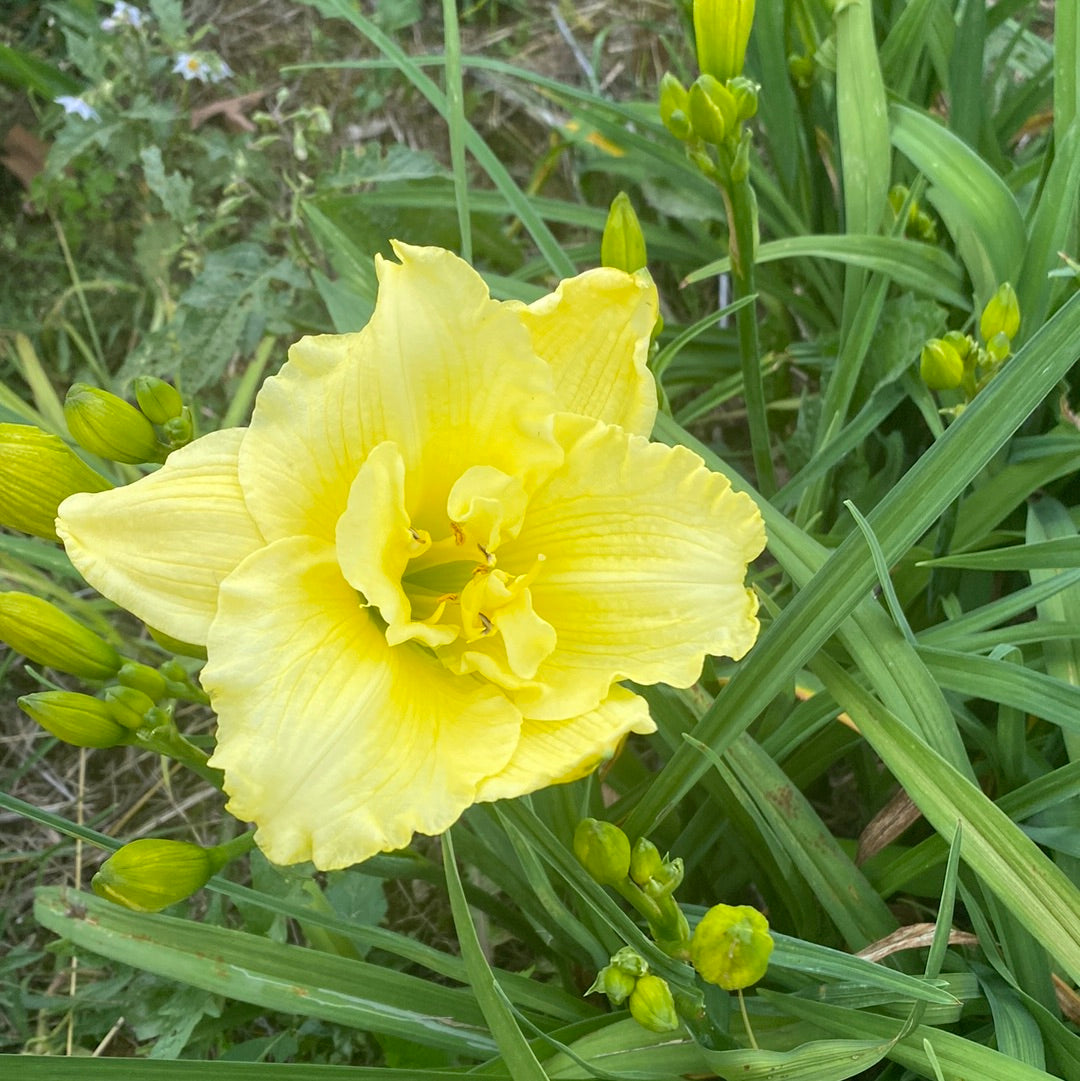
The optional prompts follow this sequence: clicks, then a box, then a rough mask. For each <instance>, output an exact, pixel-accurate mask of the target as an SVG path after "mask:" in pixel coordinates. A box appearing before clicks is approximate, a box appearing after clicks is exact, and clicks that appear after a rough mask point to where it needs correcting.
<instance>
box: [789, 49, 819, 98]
mask: <svg viewBox="0 0 1080 1081" xmlns="http://www.w3.org/2000/svg"><path fill="white" fill-rule="evenodd" d="M788 74H789V75H790V76H791V81H792V82H793V83H794V84H795V85H796V86H797V87H798V88H799V89H800V90H809V89H810V87H811V86H813V84H814V58H813V57H812V56H798V55H797V54H794V53H793V54H792V55H791V56H789V57H788Z"/></svg>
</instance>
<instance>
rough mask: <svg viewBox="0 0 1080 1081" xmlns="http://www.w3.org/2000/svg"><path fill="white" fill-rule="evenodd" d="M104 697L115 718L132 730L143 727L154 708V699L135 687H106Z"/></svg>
mask: <svg viewBox="0 0 1080 1081" xmlns="http://www.w3.org/2000/svg"><path fill="white" fill-rule="evenodd" d="M104 698H105V703H106V705H107V706H108V707H109V712H110V713H111V714H112V717H113V720H114V721H116V723H117V724H122V725H123V726H124V727H125V728H130V729H132V730H134V729H137V728H142V727H143V725H144V724H146V715H147V713H148V712H149V711H150V710H152V709H153V708H154V700H153V699H152V698H151V697H150V696H149V695H146V694H143V692H142V691H139V690H136V689H135V688H134V687H106V688H105V694H104Z"/></svg>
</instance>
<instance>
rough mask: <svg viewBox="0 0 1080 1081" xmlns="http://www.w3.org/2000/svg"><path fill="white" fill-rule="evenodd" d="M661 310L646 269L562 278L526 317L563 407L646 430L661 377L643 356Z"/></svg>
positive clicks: (525, 312) (650, 424)
mask: <svg viewBox="0 0 1080 1081" xmlns="http://www.w3.org/2000/svg"><path fill="white" fill-rule="evenodd" d="M657 312H658V307H657V297H656V286H655V285H653V283H652V279H651V278H649V276H648V275H647V274H635V275H630V274H625V273H623V272H622V271H621V270H615V269H613V268H611V267H599V268H597V269H596V270H587V271H586V272H585V273H584V274H579V275H578V276H577V277H576V278H569V279H567V280H566V281H563V282H560V283H559V286H558V288H557V289H556V290H555V292H554V293H551V294H549V295H548V296H546V297H543V298H542V299H540V300H538V301H536V303H534V304H530V305H529V306H528V307H527V308H524V309H521V318H522V321H523V322H524V323H525V325H526V326H527V327H528V328H529V334H530V335H531V336H532V343H533V348H534V349H535V350H536V352H537V353H539V354H540V356H541V357H543V358H544V360H546V361H547V362H548V364H550V365H551V369H552V374H553V376H554V379H555V391H556V393H557V394H558V396H559V400H560V403H561V407H562V409H564V410H565V411H566V412H568V413H580V414H581V415H582V416H585V417H592V418H594V419H595V420H602V421H606V422H607V423H608V424H618V425H620V426H621V427H623V428H625V429H626V430H627V431H628V432H634V433H635V434H637V435H648V434H649V433H650V432H651V431H652V427H653V421H655V420H656V383H655V381H654V380H653V377H652V373H651V372H650V371H649V369H648V368H647V367H646V365H645V362H646V361H647V360H648V358H649V342H650V339H651V337H652V331H653V327H654V326H655V325H656V317H657Z"/></svg>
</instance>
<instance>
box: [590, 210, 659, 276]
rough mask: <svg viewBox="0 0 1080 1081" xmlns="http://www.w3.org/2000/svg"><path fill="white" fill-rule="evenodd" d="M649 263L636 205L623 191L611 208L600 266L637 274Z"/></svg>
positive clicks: (601, 251)
mask: <svg viewBox="0 0 1080 1081" xmlns="http://www.w3.org/2000/svg"><path fill="white" fill-rule="evenodd" d="M647 261H648V260H647V257H646V254H645V236H644V234H643V233H642V231H641V223H640V222H639V221H638V216H637V214H635V213H634V204H633V203H631V202H630V196H629V195H627V194H626V192H624V191H620V192H619V194H618V195H616V196H615V198H614V199H612V200H611V209H610V210H609V211H608V216H607V223H606V224H605V225H604V235H603V237H601V240H600V263H601V265H602V266H607V267H614V268H615V269H616V270H625V271H626V273H627V274H633V273H634V271H635V270H641V269H642V267H644V266H645V264H646V262H647Z"/></svg>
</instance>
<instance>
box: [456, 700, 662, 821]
mask: <svg viewBox="0 0 1080 1081" xmlns="http://www.w3.org/2000/svg"><path fill="white" fill-rule="evenodd" d="M655 730H656V725H655V724H654V723H653V719H652V718H651V717H650V716H649V707H648V706H647V705H646V704H645V701H644V699H642V698H640V697H639V696H638V695H636V694H632V693H631V692H630V691H627V690H625V689H624V688H622V687H619V686H615V687H612V688H611V694H609V695H608V697H607V698H605V699H604V701H603V702H601V703H600V705H599V706H597V708H596V709H594V710H592V711H591V712H589V713H585V714H583V715H582V716H580V717H574V718H572V719H571V720H569V721H525V722H524V723H523V724H522V726H521V740H520V742H519V743H518V745H517V750H515V751H514V754H513V757H512V758H511V759H510V761H509V762H508V763H507V764H506V766H505V767H503V769H502V770H500V771H499V772H498V773H496V774H495V775H494V776H493V777H488V778H487V779H486V780H485V781H483V782H482V783H481V784H480V787H479V789H478V790H477V793H476V798H477V800H483V801H487V800H497V799H509V798H511V797H513V796H523V795H525V794H526V793H527V792H535V791H536V790H537V789H538V788H543V787H544V786H545V785H549V784H562V783H564V782H567V781H575V780H577V779H578V777H584V776H585V775H586V774H587V773H590V772H592V770H594V769H595V768H596V767H597V766H598V765H599V764H600V762H602V761H603V760H604V759H605V758H606V757H608V756H609V755H610V754H611V753H612V751H613V750H614V749H615V747H616V746H617V745H618V743H619V741H620V740H621V739H622V738H623V737H624V736H625V735H626V734H627V733H629V732H641V733H646V732H654V731H655Z"/></svg>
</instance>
